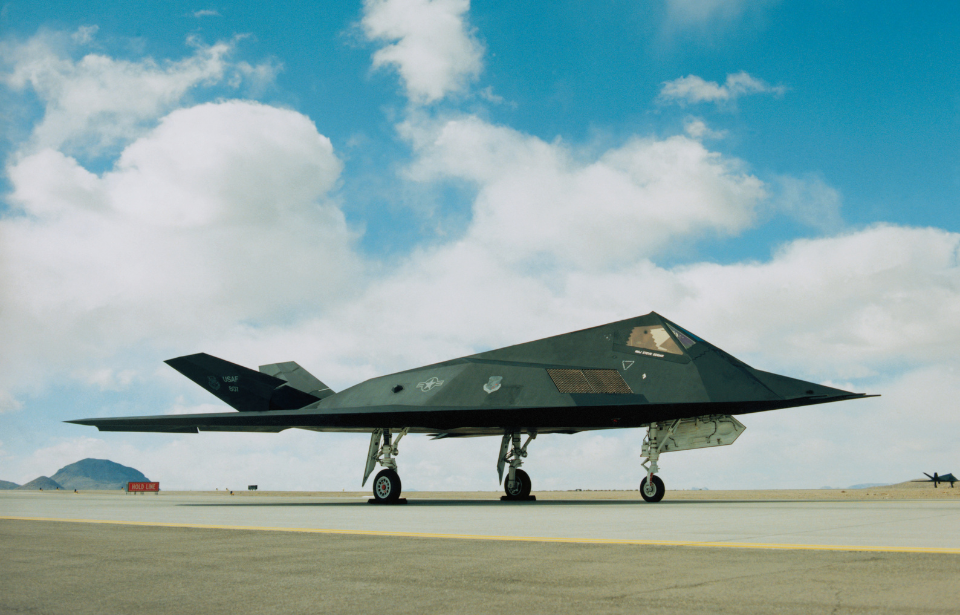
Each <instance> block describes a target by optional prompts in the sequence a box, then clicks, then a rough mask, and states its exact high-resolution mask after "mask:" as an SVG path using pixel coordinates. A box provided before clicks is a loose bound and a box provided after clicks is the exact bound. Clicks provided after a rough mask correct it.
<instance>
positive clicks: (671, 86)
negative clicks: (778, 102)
mask: <svg viewBox="0 0 960 615" xmlns="http://www.w3.org/2000/svg"><path fill="white" fill-rule="evenodd" d="M784 92H786V88H785V87H784V86H782V85H777V86H773V85H770V84H768V83H767V82H766V81H763V80H762V79H758V78H756V77H753V76H751V75H749V74H748V73H747V72H746V71H740V72H739V73H731V74H729V75H727V80H726V81H725V82H724V83H723V84H722V85H721V84H719V83H717V82H716V81H706V80H704V79H703V78H702V77H698V76H697V75H687V76H686V77H680V78H679V79H674V80H673V81H667V82H665V83H664V84H663V86H662V87H661V88H660V100H661V101H664V102H676V103H679V104H686V103H690V104H696V103H701V102H715V103H727V102H732V101H734V100H736V99H737V98H740V97H742V96H747V95H749V94H773V95H775V96H782V95H783V94H784Z"/></svg>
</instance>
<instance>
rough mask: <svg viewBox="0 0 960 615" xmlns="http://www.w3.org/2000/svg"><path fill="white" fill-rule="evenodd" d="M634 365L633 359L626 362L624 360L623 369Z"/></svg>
mask: <svg viewBox="0 0 960 615" xmlns="http://www.w3.org/2000/svg"><path fill="white" fill-rule="evenodd" d="M632 365H633V361H624V362H623V369H625V370H627V369H630V367H631V366H632Z"/></svg>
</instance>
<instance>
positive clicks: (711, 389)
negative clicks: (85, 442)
mask: <svg viewBox="0 0 960 615" xmlns="http://www.w3.org/2000/svg"><path fill="white" fill-rule="evenodd" d="M167 363H168V364H169V365H170V366H171V367H173V368H174V369H176V370H177V371H179V372H181V373H182V374H183V375H185V376H186V377H187V378H190V379H191V380H193V381H194V382H196V383H197V384H199V385H200V386H201V387H203V388H205V389H207V390H208V391H209V392H210V393H212V394H213V395H214V396H216V397H217V398H219V399H220V400H221V401H223V402H224V403H226V404H227V405H229V406H231V407H233V408H234V409H235V410H238V411H239V412H226V413H216V414H186V415H172V416H141V417H124V418H91V419H81V420H75V421H70V422H72V423H78V424H80V425H93V426H96V427H97V428H99V429H100V430H101V431H141V432H173V433H196V432H197V431H260V432H279V431H282V430H284V429H291V428H299V429H309V430H314V431H339V432H363V433H369V434H371V437H370V448H369V450H368V453H367V460H366V467H365V470H364V474H363V484H366V482H367V479H368V478H369V476H370V474H371V472H372V471H373V470H374V468H375V467H376V466H377V465H378V464H379V465H380V466H382V467H383V470H382V471H381V472H380V473H379V474H377V476H376V478H375V479H374V482H373V493H374V499H373V501H377V502H395V501H397V500H398V498H399V497H400V492H401V482H400V477H399V475H398V473H397V461H396V456H397V453H398V445H399V443H400V440H401V439H402V438H403V437H404V436H405V435H406V434H408V433H424V434H432V435H433V437H434V438H464V437H473V436H500V437H501V438H502V441H501V446H500V455H499V458H498V460H497V471H498V473H499V476H500V480H502V481H503V483H504V491H505V492H506V496H505V499H530V498H531V497H532V496H530V490H531V481H530V477H529V476H528V475H527V473H526V472H524V471H523V470H522V469H521V466H522V465H523V460H524V458H526V457H527V447H528V446H529V444H530V442H531V440H533V439H534V438H536V437H537V436H538V435H540V434H554V433H558V434H573V433H578V432H581V431H589V430H598V429H626V428H643V429H645V430H646V435H645V437H644V439H643V442H642V448H641V451H642V455H643V457H644V461H643V463H642V464H641V465H642V466H643V468H644V474H645V476H644V478H643V480H642V481H641V483H640V494H641V496H642V497H643V499H644V500H646V501H648V502H658V501H660V500H661V499H662V498H663V494H664V485H663V481H662V480H661V479H660V478H659V477H658V476H657V475H656V472H657V471H658V470H659V466H658V461H659V459H660V454H661V453H666V452H674V451H682V450H690V449H696V448H704V447H712V446H722V445H727V444H732V443H733V442H734V440H736V439H737V437H738V436H739V435H740V434H741V433H742V432H743V430H744V429H745V428H744V426H743V424H742V423H740V421H738V420H737V419H736V418H734V416H733V415H743V414H750V413H753V412H764V411H767V410H779V409H782V408H793V407H797V406H811V405H814V404H823V403H827V402H833V401H842V400H847V399H857V398H862V397H868V396H867V395H865V394H862V393H850V392H847V391H842V390H839V389H834V388H830V387H826V386H821V385H819V384H814V383H811V382H804V381H802V380H796V379H794V378H788V377H786V376H778V375H776V374H772V373H769V372H764V371H760V370H757V369H754V368H752V367H750V366H749V365H746V364H745V363H743V362H742V361H739V360H737V359H735V358H734V357H732V356H730V355H729V354H727V353H726V352H724V351H723V350H720V349H719V348H717V347H716V346H714V345H712V344H710V343H708V342H706V341H704V340H703V339H701V338H699V337H697V336H696V335H694V334H693V333H691V332H689V331H687V330H685V329H683V328H681V327H680V326H678V325H676V324H674V323H673V322H671V321H669V320H667V319H666V318H664V317H662V316H660V315H659V314H657V313H655V312H651V313H650V314H647V315H645V316H639V317H636V318H631V319H628V320H623V321H620V322H614V323H610V324H606V325H602V326H599V327H594V328H591V329H584V330H582V331H576V332H574V333H567V334H565V335H558V336H555V337H549V338H546V339H542V340H538V341H534V342H528V343H525V344H518V345H516V346H509V347H506V348H501V349H499V350H491V351H489V352H482V353H479V354H475V355H471V356H468V357H463V358H460V359H453V360H451V361H445V362H443V363H436V364H434V365H428V366H426V367H418V368H416V369H411V370H408V371H404V372H399V373H396V374H390V375H388V376H381V377H379V378H373V379H371V380H367V381H365V382H361V383H360V384H357V385H354V386H352V387H350V388H348V389H346V390H344V391H341V392H340V393H334V392H333V391H332V390H331V389H330V388H329V387H328V386H326V385H325V384H324V383H322V382H321V381H320V380H318V379H317V378H315V377H314V376H312V375H311V374H309V373H308V372H307V371H306V370H305V369H303V368H302V367H300V366H299V365H297V364H296V363H293V362H288V363H275V364H271V365H263V366H261V367H260V371H253V370H251V369H247V368H245V367H241V366H239V365H235V364H233V363H229V362H227V361H224V360H222V359H218V358H216V357H213V356H210V355H208V354H203V353H201V354H194V355H189V356H184V357H179V358H176V359H170V360H169V361H167ZM524 436H525V437H526V440H525V441H524V442H523V443H522V444H521V440H522V439H523V437H524ZM505 467H506V469H507V476H506V480H503V478H504V477H503V473H504V468H505Z"/></svg>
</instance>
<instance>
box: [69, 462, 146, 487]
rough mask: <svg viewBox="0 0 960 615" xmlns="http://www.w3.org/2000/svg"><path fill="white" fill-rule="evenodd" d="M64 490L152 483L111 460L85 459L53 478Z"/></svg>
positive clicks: (138, 473) (140, 474)
mask: <svg viewBox="0 0 960 615" xmlns="http://www.w3.org/2000/svg"><path fill="white" fill-rule="evenodd" d="M50 478H52V479H53V480H55V481H56V482H58V483H60V484H61V485H63V488H64V489H70V490H73V489H79V490H81V491H83V490H90V489H123V488H124V487H126V486H127V483H128V482H130V481H133V482H145V483H146V482H150V479H149V478H147V477H146V476H144V475H143V473H142V472H140V471H139V470H135V469H133V468H129V467H127V466H124V465H120V464H119V463H114V462H113V461H110V460H109V459H83V460H80V461H78V462H76V463H71V464H70V465H68V466H64V467H62V468H60V469H59V470H58V471H57V473H56V474H54V475H53V476H51V477H50Z"/></svg>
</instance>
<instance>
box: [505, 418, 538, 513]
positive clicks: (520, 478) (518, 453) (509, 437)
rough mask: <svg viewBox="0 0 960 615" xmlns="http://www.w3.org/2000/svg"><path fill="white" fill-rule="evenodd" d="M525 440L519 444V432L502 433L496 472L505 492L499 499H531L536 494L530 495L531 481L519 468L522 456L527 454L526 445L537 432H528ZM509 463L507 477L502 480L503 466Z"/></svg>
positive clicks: (534, 498) (534, 497) (521, 463)
mask: <svg viewBox="0 0 960 615" xmlns="http://www.w3.org/2000/svg"><path fill="white" fill-rule="evenodd" d="M528 433H529V435H528V436H527V441H526V442H524V443H523V446H520V435H521V434H520V432H512V433H505V434H503V440H502V441H501V443H500V459H499V460H498V461H497V473H498V475H499V476H500V480H502V481H503V491H504V492H505V493H506V495H504V496H503V497H501V498H500V499H501V500H511V501H533V500H536V499H537V496H535V495H530V489H531V488H532V486H533V485H532V483H531V482H530V476H528V475H527V473H526V472H524V471H523V470H521V469H520V466H522V465H523V458H524V457H526V456H527V445H529V444H530V441H531V440H533V439H534V438H536V437H537V432H535V431H530V432H528ZM507 463H509V464H510V469H509V470H508V471H507V479H506V480H503V466H504V465H505V464H507Z"/></svg>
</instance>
